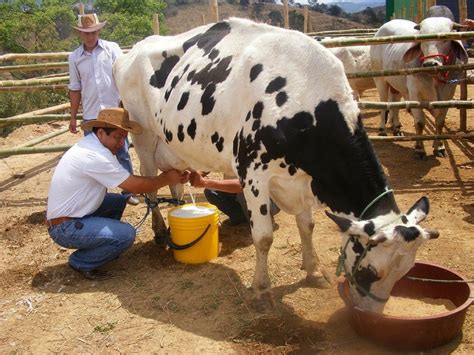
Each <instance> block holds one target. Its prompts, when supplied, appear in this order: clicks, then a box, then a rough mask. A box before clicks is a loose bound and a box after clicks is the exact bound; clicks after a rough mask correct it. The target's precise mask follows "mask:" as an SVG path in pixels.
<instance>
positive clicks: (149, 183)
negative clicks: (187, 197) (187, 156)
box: [119, 169, 189, 194]
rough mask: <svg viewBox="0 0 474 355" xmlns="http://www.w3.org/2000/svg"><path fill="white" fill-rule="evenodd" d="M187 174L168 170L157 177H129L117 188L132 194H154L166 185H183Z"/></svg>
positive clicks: (187, 176)
mask: <svg viewBox="0 0 474 355" xmlns="http://www.w3.org/2000/svg"><path fill="white" fill-rule="evenodd" d="M188 178H189V172H188V171H184V172H183V173H181V172H179V171H178V170H174V169H173V170H168V171H165V172H164V173H161V174H160V175H158V176H137V175H130V176H129V177H128V178H127V179H126V180H125V181H124V182H122V183H121V184H120V185H119V187H120V188H122V189H123V190H125V191H129V192H132V193H134V194H140V193H146V192H155V191H156V190H158V189H161V188H162V187H164V186H167V185H176V184H184V183H185V182H187V181H188Z"/></svg>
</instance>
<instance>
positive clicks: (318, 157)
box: [114, 19, 438, 311]
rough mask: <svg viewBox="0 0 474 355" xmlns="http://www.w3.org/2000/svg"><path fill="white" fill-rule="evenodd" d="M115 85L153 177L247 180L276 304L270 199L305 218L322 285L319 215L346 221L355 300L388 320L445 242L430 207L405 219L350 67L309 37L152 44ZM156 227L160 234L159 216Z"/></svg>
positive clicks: (264, 271) (240, 23)
mask: <svg viewBox="0 0 474 355" xmlns="http://www.w3.org/2000/svg"><path fill="white" fill-rule="evenodd" d="M114 75H115V80H116V82H117V86H118V89H119V91H120V94H121V97H122V99H123V102H124V105H125V107H126V108H127V109H128V110H129V111H130V114H131V117H132V118H133V119H135V120H137V121H139V122H140V123H141V124H142V125H143V126H144V127H145V133H144V134H143V135H141V136H133V137H132V139H133V142H134V144H135V148H136V151H137V153H138V155H139V158H140V162H141V173H142V175H153V174H156V171H157V168H160V169H161V170H166V169H168V168H177V169H187V168H191V169H196V170H198V169H199V170H208V171H220V172H223V173H226V174H233V175H236V176H238V177H239V179H240V182H241V184H242V186H243V189H244V194H245V197H246V200H247V204H248V213H249V215H250V221H251V222H250V223H251V229H252V237H253V240H254V244H255V247H256V270H255V277H254V281H253V287H254V290H255V291H256V294H257V299H260V300H262V299H263V301H264V302H263V303H267V302H268V301H270V302H271V300H272V298H271V282H270V278H269V275H268V267H267V257H268V252H269V250H270V247H271V245H272V241H273V230H272V220H271V217H270V214H269V204H270V198H272V199H273V201H275V202H276V203H277V204H278V206H279V207H280V208H281V209H283V210H284V211H285V212H287V213H290V214H293V215H295V216H296V221H297V225H298V229H299V232H300V236H301V241H302V253H303V269H304V270H306V272H307V280H308V281H310V282H312V283H313V284H316V285H321V284H322V283H324V282H325V281H324V277H323V274H322V273H321V269H320V266H319V261H318V258H317V255H316V251H315V249H314V246H313V242H312V232H313V227H314V223H313V219H312V207H317V206H321V205H327V206H329V208H330V209H331V210H332V211H333V212H334V213H336V214H330V213H328V215H329V216H330V217H331V218H332V219H333V220H334V221H335V222H336V223H337V225H338V226H339V228H340V229H341V231H342V239H343V243H344V245H346V248H345V253H344V254H345V261H344V265H345V269H346V272H347V273H348V274H350V275H352V277H351V280H353V283H352V286H351V289H352V294H353V298H354V301H355V303H356V304H358V305H359V306H360V307H362V308H365V309H371V310H375V311H380V310H381V309H382V308H383V305H384V302H385V301H386V299H387V298H388V297H389V295H390V291H391V289H392V286H393V284H394V282H395V281H397V280H398V279H399V278H400V277H402V276H403V275H404V274H405V273H406V272H407V271H408V270H409V269H410V268H411V266H412V265H413V263H414V259H415V253H416V250H417V248H418V247H419V245H420V244H421V243H422V241H424V240H426V239H430V238H434V237H437V235H438V234H437V232H436V231H430V230H426V229H423V228H421V227H420V226H418V225H417V224H418V223H419V222H420V221H421V220H422V219H423V218H424V217H425V215H426V214H427V213H428V209H429V207H428V200H427V199H426V198H422V199H420V200H419V201H418V202H417V203H416V204H415V205H414V206H413V207H412V208H411V209H410V211H409V212H408V213H407V214H406V215H405V214H402V213H400V211H399V209H398V207H397V204H396V202H395V199H394V196H393V193H391V192H390V191H387V189H388V187H387V182H386V180H385V177H384V175H383V172H382V169H381V167H380V164H379V162H378V160H377V158H376V156H375V154H374V151H373V148H372V145H371V144H370V142H369V140H368V138H367V135H366V132H365V130H364V128H363V126H362V121H361V118H360V115H359V110H358V107H357V103H356V102H355V101H354V99H353V97H352V94H351V88H350V86H349V83H348V81H347V79H346V77H345V75H344V69H343V66H342V64H341V62H340V61H339V60H337V59H336V58H335V57H334V55H332V54H331V52H330V51H329V50H327V49H325V48H324V47H323V46H321V45H320V44H318V43H316V41H314V40H312V39H311V38H309V37H307V36H305V35H304V34H301V33H299V32H296V31H288V30H284V29H280V28H276V27H272V26H269V25H264V24H257V23H254V22H251V21H249V20H243V19H230V20H228V21H224V22H220V23H216V24H210V25H207V26H203V27H199V28H196V29H193V30H191V31H189V32H187V33H183V34H180V35H177V36H173V37H161V36H152V37H149V38H147V39H145V40H143V41H141V42H139V43H138V44H136V45H135V46H134V47H133V48H132V50H131V51H130V52H129V53H128V54H126V55H124V56H122V57H120V58H119V59H118V60H117V61H116V64H115V67H114ZM364 210H365V212H364V215H363V218H360V217H362V216H361V214H362V212H363V211H364ZM155 217H156V219H155V223H154V225H153V227H154V229H155V231H158V232H159V231H160V229H164V228H165V226H164V223H163V220H162V218H161V216H160V215H159V211H158V210H157V211H155ZM355 265H357V267H355Z"/></svg>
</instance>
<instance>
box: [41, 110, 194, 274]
mask: <svg viewBox="0 0 474 355" xmlns="http://www.w3.org/2000/svg"><path fill="white" fill-rule="evenodd" d="M83 128H84V129H89V130H91V132H92V133H91V134H88V135H86V136H85V137H83V138H82V139H81V140H80V141H79V142H78V143H76V144H75V145H74V146H72V147H71V149H69V150H68V151H67V152H66V153H65V154H64V156H63V157H62V158H61V160H60V161H59V163H58V166H57V167H56V169H55V171H54V174H53V177H52V179H51V185H50V188H49V193H48V208H47V212H46V224H47V226H48V233H49V235H50V236H51V238H52V239H53V240H54V241H55V242H56V243H57V244H59V245H61V246H62V247H65V248H70V249H77V250H76V251H74V252H73V253H72V254H71V255H70V256H69V265H70V266H71V267H72V268H73V269H74V270H76V271H78V272H79V273H80V274H81V275H82V276H83V277H85V278H86V279H90V280H95V279H101V278H106V277H108V276H110V275H109V274H108V273H106V272H104V271H101V270H99V269H98V268H99V267H100V266H102V265H104V264H106V263H108V262H109V261H111V260H113V259H115V258H117V257H118V256H119V255H120V254H121V253H123V252H124V251H125V250H126V249H127V248H129V247H130V246H131V245H132V244H133V241H134V240H135V236H136V230H135V228H134V227H132V226H131V225H130V224H128V223H124V222H120V218H121V217H122V214H123V211H124V209H125V206H126V200H127V196H126V195H123V194H117V193H108V192H107V189H108V188H116V187H120V188H122V189H125V190H127V191H131V192H133V193H145V192H153V191H156V190H158V189H160V188H161V187H163V186H167V185H176V184H179V183H185V182H186V181H187V180H188V172H184V173H180V172H179V171H177V170H169V171H167V172H164V173H162V174H161V175H159V176H154V177H144V176H135V175H132V174H130V172H129V171H127V170H126V169H124V168H123V167H122V166H121V165H120V163H119V162H118V160H117V158H116V156H115V155H116V154H117V152H118V151H119V150H120V149H121V148H122V146H123V144H124V143H125V140H126V139H127V134H128V132H132V133H134V134H141V132H142V130H143V129H142V127H141V126H140V124H138V123H137V122H133V121H129V116H128V112H127V111H126V110H124V109H122V108H108V109H104V110H102V111H101V112H100V113H99V117H98V118H97V119H96V120H88V121H86V122H84V123H83Z"/></svg>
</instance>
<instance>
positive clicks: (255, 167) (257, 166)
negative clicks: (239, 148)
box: [253, 162, 262, 170]
mask: <svg viewBox="0 0 474 355" xmlns="http://www.w3.org/2000/svg"><path fill="white" fill-rule="evenodd" d="M261 165H262V163H259V162H257V163H255V165H254V166H253V168H254V170H257V169H258V168H260V166H261Z"/></svg>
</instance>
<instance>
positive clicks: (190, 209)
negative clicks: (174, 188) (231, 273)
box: [168, 203, 219, 264]
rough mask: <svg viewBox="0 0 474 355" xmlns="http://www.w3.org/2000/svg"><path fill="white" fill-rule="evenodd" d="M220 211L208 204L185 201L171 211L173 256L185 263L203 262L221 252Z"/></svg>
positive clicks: (169, 219)
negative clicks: (187, 202)
mask: <svg viewBox="0 0 474 355" xmlns="http://www.w3.org/2000/svg"><path fill="white" fill-rule="evenodd" d="M218 222H219V214H218V211H217V208H216V206H214V205H211V204H209V203H196V205H193V204H186V205H182V206H178V207H175V208H172V209H171V210H169V211H168V223H169V226H170V232H171V243H168V245H169V246H170V247H171V248H172V249H173V254H174V258H175V259H176V260H177V261H179V262H182V263H185V264H200V263H204V262H206V261H209V260H212V259H214V258H217V255H218V254H219V228H218Z"/></svg>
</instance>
